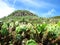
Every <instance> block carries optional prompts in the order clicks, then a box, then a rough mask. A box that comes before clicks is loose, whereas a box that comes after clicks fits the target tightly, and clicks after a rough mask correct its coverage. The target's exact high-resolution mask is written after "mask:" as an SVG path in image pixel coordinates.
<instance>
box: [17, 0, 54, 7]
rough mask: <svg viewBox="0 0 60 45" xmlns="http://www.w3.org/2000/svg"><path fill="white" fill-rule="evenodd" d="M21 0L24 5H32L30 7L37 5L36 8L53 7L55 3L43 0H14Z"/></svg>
mask: <svg viewBox="0 0 60 45" xmlns="http://www.w3.org/2000/svg"><path fill="white" fill-rule="evenodd" d="M16 1H20V2H22V3H23V4H24V5H27V6H32V7H35V8H36V7H38V8H48V7H54V6H55V5H53V4H51V3H47V2H44V1H41V0H40V1H36V0H16Z"/></svg>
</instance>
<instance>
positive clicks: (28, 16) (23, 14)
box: [0, 10, 42, 23]
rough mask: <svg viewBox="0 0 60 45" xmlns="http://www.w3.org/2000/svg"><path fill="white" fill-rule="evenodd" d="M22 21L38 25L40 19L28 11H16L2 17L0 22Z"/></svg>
mask: <svg viewBox="0 0 60 45" xmlns="http://www.w3.org/2000/svg"><path fill="white" fill-rule="evenodd" d="M23 19H24V20H26V21H27V22H31V23H40V22H41V19H42V18H40V17H38V16H37V15H36V14H34V13H31V12H30V11H27V10H16V11H14V12H12V13H11V14H10V15H8V16H7V17H3V18H1V19H0V20H1V21H4V22H7V21H10V20H13V21H22V20H23Z"/></svg>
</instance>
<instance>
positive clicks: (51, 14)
mask: <svg viewBox="0 0 60 45" xmlns="http://www.w3.org/2000/svg"><path fill="white" fill-rule="evenodd" d="M55 12H56V10H55V9H51V10H49V11H48V12H46V13H43V14H41V15H42V17H52V16H54V14H55Z"/></svg>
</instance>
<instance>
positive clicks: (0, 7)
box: [0, 0, 15, 18]
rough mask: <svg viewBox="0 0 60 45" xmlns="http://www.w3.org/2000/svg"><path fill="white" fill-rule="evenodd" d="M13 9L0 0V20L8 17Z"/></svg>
mask: <svg viewBox="0 0 60 45" xmlns="http://www.w3.org/2000/svg"><path fill="white" fill-rule="evenodd" d="M14 10H15V9H14V8H12V7H10V6H9V5H7V4H6V3H5V2H3V1H2V0H0V18H2V17H4V16H7V15H9V14H10V13H12V12H13V11H14Z"/></svg>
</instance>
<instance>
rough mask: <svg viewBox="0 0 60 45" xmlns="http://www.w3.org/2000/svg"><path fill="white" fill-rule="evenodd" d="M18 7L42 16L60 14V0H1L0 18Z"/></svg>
mask: <svg viewBox="0 0 60 45" xmlns="http://www.w3.org/2000/svg"><path fill="white" fill-rule="evenodd" d="M18 9H19V10H29V11H30V12H33V13H35V14H37V15H38V16H40V17H51V16H60V0H0V18H1V17H4V16H8V15H9V14H10V13H12V12H13V11H15V10H18Z"/></svg>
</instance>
